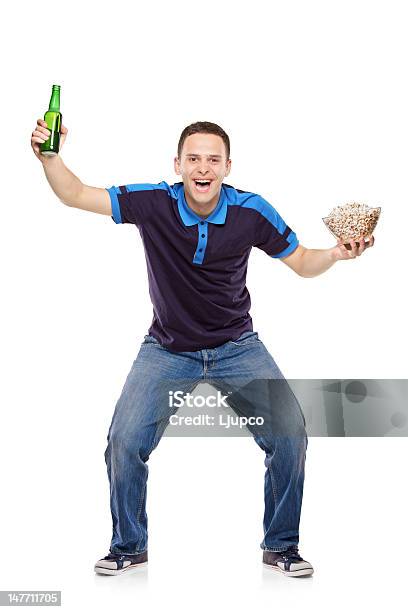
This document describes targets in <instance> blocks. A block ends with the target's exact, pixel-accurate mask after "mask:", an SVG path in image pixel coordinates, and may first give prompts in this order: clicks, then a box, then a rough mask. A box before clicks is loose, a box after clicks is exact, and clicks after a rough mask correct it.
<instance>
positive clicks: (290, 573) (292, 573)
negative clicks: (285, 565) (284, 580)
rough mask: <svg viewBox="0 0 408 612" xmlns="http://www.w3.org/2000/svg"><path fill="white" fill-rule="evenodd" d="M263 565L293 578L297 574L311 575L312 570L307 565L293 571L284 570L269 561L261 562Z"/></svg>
mask: <svg viewBox="0 0 408 612" xmlns="http://www.w3.org/2000/svg"><path fill="white" fill-rule="evenodd" d="M263 565H264V567H267V568H268V569H271V570H274V571H275V572H280V573H281V574H285V576H292V577H293V578H296V577H297V576H311V575H312V574H313V572H314V570H313V569H312V568H307V567H305V568H304V569H300V570H296V571H295V572H286V571H285V570H283V569H281V568H280V567H278V566H277V565H271V564H270V563H263Z"/></svg>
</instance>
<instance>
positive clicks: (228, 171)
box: [225, 159, 231, 176]
mask: <svg viewBox="0 0 408 612" xmlns="http://www.w3.org/2000/svg"><path fill="white" fill-rule="evenodd" d="M230 172H231V160H230V159H229V160H228V161H227V171H226V173H225V176H228V175H229V173H230Z"/></svg>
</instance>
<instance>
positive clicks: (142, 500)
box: [136, 479, 147, 554]
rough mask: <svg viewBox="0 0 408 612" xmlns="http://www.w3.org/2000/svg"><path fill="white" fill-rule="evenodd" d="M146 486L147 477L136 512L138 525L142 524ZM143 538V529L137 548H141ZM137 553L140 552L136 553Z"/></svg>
mask: <svg viewBox="0 0 408 612" xmlns="http://www.w3.org/2000/svg"><path fill="white" fill-rule="evenodd" d="M146 486H147V479H146V481H145V483H144V485H143V493H142V495H141V496H140V502H139V507H138V509H137V514H136V523H137V524H138V525H140V513H141V510H142V506H143V502H144V499H145V494H146ZM141 540H142V531H141V530H140V537H139V539H138V541H137V544H136V548H139V544H140V542H141ZM136 554H138V553H136Z"/></svg>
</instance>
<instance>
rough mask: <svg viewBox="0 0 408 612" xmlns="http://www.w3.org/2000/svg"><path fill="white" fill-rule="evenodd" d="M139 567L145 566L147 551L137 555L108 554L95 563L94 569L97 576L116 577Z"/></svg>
mask: <svg viewBox="0 0 408 612" xmlns="http://www.w3.org/2000/svg"><path fill="white" fill-rule="evenodd" d="M141 565H147V550H146V551H145V552H142V553H139V554H137V555H122V554H119V553H111V552H110V553H109V554H108V555H106V557H104V558H103V559H99V561H97V562H96V563H95V567H94V569H95V572H96V573H97V574H109V575H111V576H116V575H117V574H123V572H127V571H128V570H130V569H132V568H135V567H140V566H141Z"/></svg>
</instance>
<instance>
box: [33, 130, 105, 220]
mask: <svg viewBox="0 0 408 612" xmlns="http://www.w3.org/2000/svg"><path fill="white" fill-rule="evenodd" d="M67 133H68V129H67V128H66V127H65V126H61V138H60V152H61V148H62V146H63V144H64V142H65V139H66V137H67ZM49 134H50V132H49V130H48V128H47V124H46V123H45V121H43V119H37V125H36V128H35V130H34V131H33V132H32V135H31V147H32V149H33V151H34V154H35V156H36V157H37V159H39V160H40V162H41V163H42V166H43V168H44V172H45V176H46V178H47V181H48V183H49V184H50V187H51V189H52V190H53V192H54V193H55V195H56V196H57V197H58V198H59V199H60V201H61V202H62V203H63V204H66V205H67V206H72V207H73V208H82V210H88V211H90V212H95V213H99V214H101V215H112V207H111V202H110V197H109V193H108V192H107V191H106V189H103V188H100V187H90V186H89V185H84V183H82V181H80V180H79V178H78V177H77V176H75V174H74V173H73V172H71V170H69V169H68V168H67V167H66V166H65V164H64V162H63V161H62V159H61V157H60V155H54V156H52V157H48V156H44V155H41V153H40V143H41V142H45V140H47V138H48V136H49Z"/></svg>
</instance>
